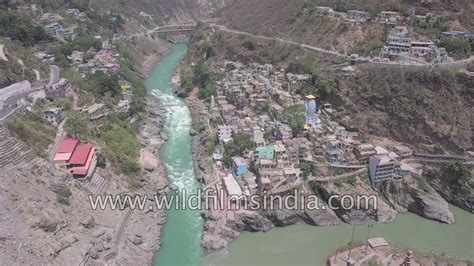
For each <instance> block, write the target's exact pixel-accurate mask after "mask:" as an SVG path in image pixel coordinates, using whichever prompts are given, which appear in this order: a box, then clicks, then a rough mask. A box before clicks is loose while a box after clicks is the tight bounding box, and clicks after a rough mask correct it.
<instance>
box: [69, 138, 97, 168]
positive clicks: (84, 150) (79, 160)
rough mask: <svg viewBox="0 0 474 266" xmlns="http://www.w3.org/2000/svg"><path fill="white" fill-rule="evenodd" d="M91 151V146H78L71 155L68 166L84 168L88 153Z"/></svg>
mask: <svg viewBox="0 0 474 266" xmlns="http://www.w3.org/2000/svg"><path fill="white" fill-rule="evenodd" d="M91 151H92V145H91V144H82V143H81V144H79V145H77V147H76V149H75V150H74V152H73V153H72V156H71V159H70V160H69V165H71V166H84V165H85V164H86V162H87V158H88V157H89V153H91Z"/></svg>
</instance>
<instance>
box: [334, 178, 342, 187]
mask: <svg viewBox="0 0 474 266" xmlns="http://www.w3.org/2000/svg"><path fill="white" fill-rule="evenodd" d="M334 185H335V186H336V187H338V188H341V187H342V186H343V185H342V182H341V181H339V180H336V181H334Z"/></svg>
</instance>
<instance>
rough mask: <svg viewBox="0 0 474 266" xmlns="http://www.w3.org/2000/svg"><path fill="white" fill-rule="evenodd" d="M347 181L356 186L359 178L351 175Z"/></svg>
mask: <svg viewBox="0 0 474 266" xmlns="http://www.w3.org/2000/svg"><path fill="white" fill-rule="evenodd" d="M346 181H347V183H348V184H350V185H351V186H355V185H356V184H357V178H356V177H354V176H350V177H348V178H347V180H346Z"/></svg>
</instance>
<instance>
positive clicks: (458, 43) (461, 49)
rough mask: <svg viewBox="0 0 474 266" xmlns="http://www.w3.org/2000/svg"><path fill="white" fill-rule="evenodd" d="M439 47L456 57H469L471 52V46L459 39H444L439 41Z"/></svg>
mask: <svg viewBox="0 0 474 266" xmlns="http://www.w3.org/2000/svg"><path fill="white" fill-rule="evenodd" d="M439 46H441V47H444V48H446V51H448V52H449V53H452V54H454V55H455V56H458V57H463V56H466V55H469V53H470V52H471V44H470V43H469V42H468V41H464V40H461V39H459V38H445V39H443V40H441V42H440V44H439Z"/></svg>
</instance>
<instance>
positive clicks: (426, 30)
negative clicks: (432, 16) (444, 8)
mask: <svg viewBox="0 0 474 266" xmlns="http://www.w3.org/2000/svg"><path fill="white" fill-rule="evenodd" d="M413 30H414V31H415V32H416V33H418V34H421V35H424V36H427V37H437V36H439V35H440V33H441V32H443V31H448V30H449V25H448V23H447V22H446V21H444V20H443V19H442V18H439V19H437V20H436V21H435V22H433V23H430V22H427V21H416V22H415V23H414V24H413Z"/></svg>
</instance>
